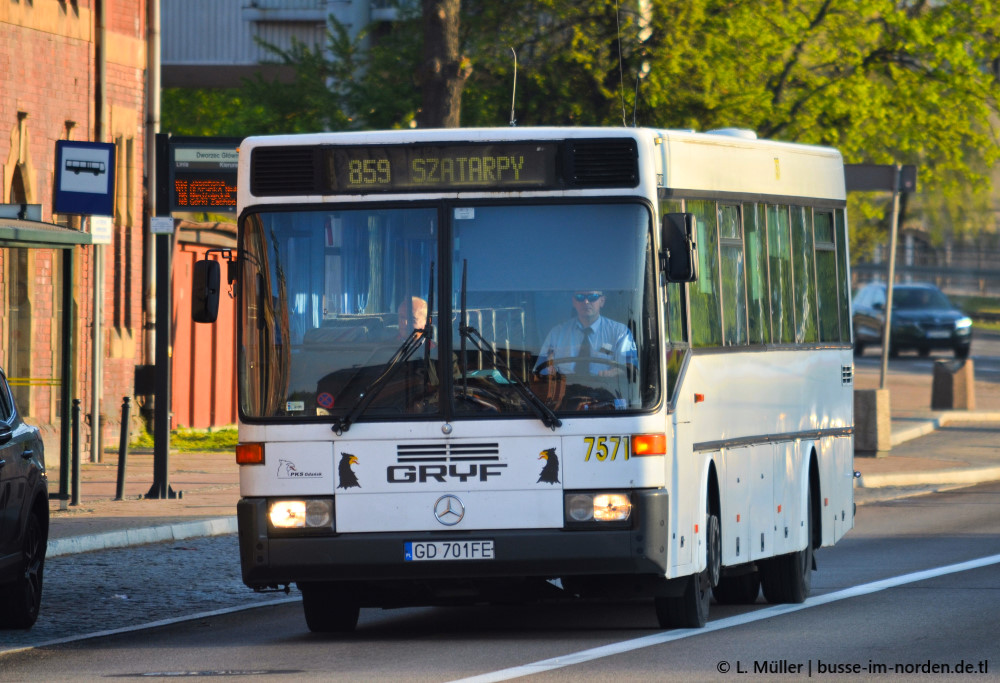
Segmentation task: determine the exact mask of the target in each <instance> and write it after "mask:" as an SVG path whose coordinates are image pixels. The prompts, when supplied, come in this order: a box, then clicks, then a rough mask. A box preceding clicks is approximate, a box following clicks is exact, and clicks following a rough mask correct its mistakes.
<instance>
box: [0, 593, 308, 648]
mask: <svg viewBox="0 0 1000 683" xmlns="http://www.w3.org/2000/svg"><path fill="white" fill-rule="evenodd" d="M301 600H302V596H301V595H299V596H296V597H291V598H279V599H277V600H272V601H270V602H261V603H257V604H254V605H242V606H240V607H223V608H222V609H217V610H212V611H211V612H198V613H197V614H188V615H186V616H183V617H171V618H170V619H160V620H159V621H150V622H148V623H145V624H136V625H135V626H123V627H122V628H112V629H108V630H107V631H94V632H93V633H84V634H82V635H77V636H66V637H65V638H56V639H55V640H47V641H45V642H44V643H35V644H33V645H24V646H23V647H12V648H10V649H7V650H0V657H3V656H4V655H9V654H12V653H14V652H25V651H27V650H34V649H35V648H40V647H49V646H52V645H65V644H66V643H75V642H76V641H78V640H88V639H90V638H101V637H104V636H117V635H120V634H122V633H132V632H135V631H144V630H146V629H147V628H156V627H158V626H170V625H172V624H179V623H181V622H183V621H194V620H195V619H207V618H208V617H219V616H222V615H224V614H232V613H233V612H245V611H246V610H251V609H257V608H258V607H271V606H272V605H287V604H288V603H290V602H299V601H301Z"/></svg>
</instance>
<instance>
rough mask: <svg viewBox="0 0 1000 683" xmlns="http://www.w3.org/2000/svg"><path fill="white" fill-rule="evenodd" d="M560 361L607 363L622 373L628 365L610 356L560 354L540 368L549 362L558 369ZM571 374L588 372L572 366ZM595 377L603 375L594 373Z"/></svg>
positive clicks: (544, 366)
mask: <svg viewBox="0 0 1000 683" xmlns="http://www.w3.org/2000/svg"><path fill="white" fill-rule="evenodd" d="M562 363H601V364H602V365H607V366H608V367H609V368H610V369H612V370H619V371H621V372H622V373H623V374H625V373H626V372H627V371H628V366H627V365H626V364H625V363H619V362H618V361H616V360H612V359H611V358H601V357H600V356H590V357H587V356H562V357H561V358H553V359H552V360H549V361H546V362H545V364H544V365H543V366H542V367H541V368H540V369H542V370H544V369H545V368H547V367H548V366H549V365H550V364H551V365H552V366H553V367H555V368H556V370H557V371H558V366H559V365H560V364H562ZM573 374H576V375H583V374H589V373H585V372H580V371H579V370H576V369H575V368H574V372H573ZM594 376H595V377H603V376H604V375H594Z"/></svg>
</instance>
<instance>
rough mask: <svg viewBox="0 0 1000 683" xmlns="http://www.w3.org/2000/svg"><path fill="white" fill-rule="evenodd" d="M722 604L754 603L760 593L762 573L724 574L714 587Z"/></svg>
mask: <svg viewBox="0 0 1000 683" xmlns="http://www.w3.org/2000/svg"><path fill="white" fill-rule="evenodd" d="M712 595H714V596H715V601H716V602H717V603H719V604H720V605H752V604H753V603H755V602H757V596H758V595H760V574H759V573H757V572H756V571H752V572H747V573H746V574H739V575H737V576H723V577H722V578H721V579H719V585H718V586H716V587H715V588H713V589H712Z"/></svg>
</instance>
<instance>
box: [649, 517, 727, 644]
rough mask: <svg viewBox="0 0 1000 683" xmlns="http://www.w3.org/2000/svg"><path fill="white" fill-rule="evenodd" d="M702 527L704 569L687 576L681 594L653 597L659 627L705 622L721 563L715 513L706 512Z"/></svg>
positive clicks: (695, 625)
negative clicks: (704, 547) (703, 532)
mask: <svg viewBox="0 0 1000 683" xmlns="http://www.w3.org/2000/svg"><path fill="white" fill-rule="evenodd" d="M705 531H706V533H705V539H706V543H707V548H706V553H707V554H706V558H705V560H706V565H707V566H706V567H705V570H704V571H702V572H699V573H698V574H693V575H691V576H689V577H687V585H686V586H685V587H684V593H683V594H682V595H680V596H678V597H671V598H656V599H655V606H656V619H657V621H658V622H659V624H660V628H704V626H705V624H706V623H707V622H708V609H709V605H710V604H711V602H712V584H713V582H718V581H719V573H720V571H721V567H722V538H721V534H720V532H719V518H718V516H716V515H714V514H709V515H708V519H707V520H706V525H705Z"/></svg>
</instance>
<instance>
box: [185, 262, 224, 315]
mask: <svg viewBox="0 0 1000 683" xmlns="http://www.w3.org/2000/svg"><path fill="white" fill-rule="evenodd" d="M219 271H220V268H219V262H218V261H215V260H213V259H202V260H200V261H195V262H194V274H193V275H192V277H191V319H192V320H194V321H195V322H196V323H214V322H215V320H216V319H217V318H218V317H219V290H220V281H221V280H220V275H219Z"/></svg>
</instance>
